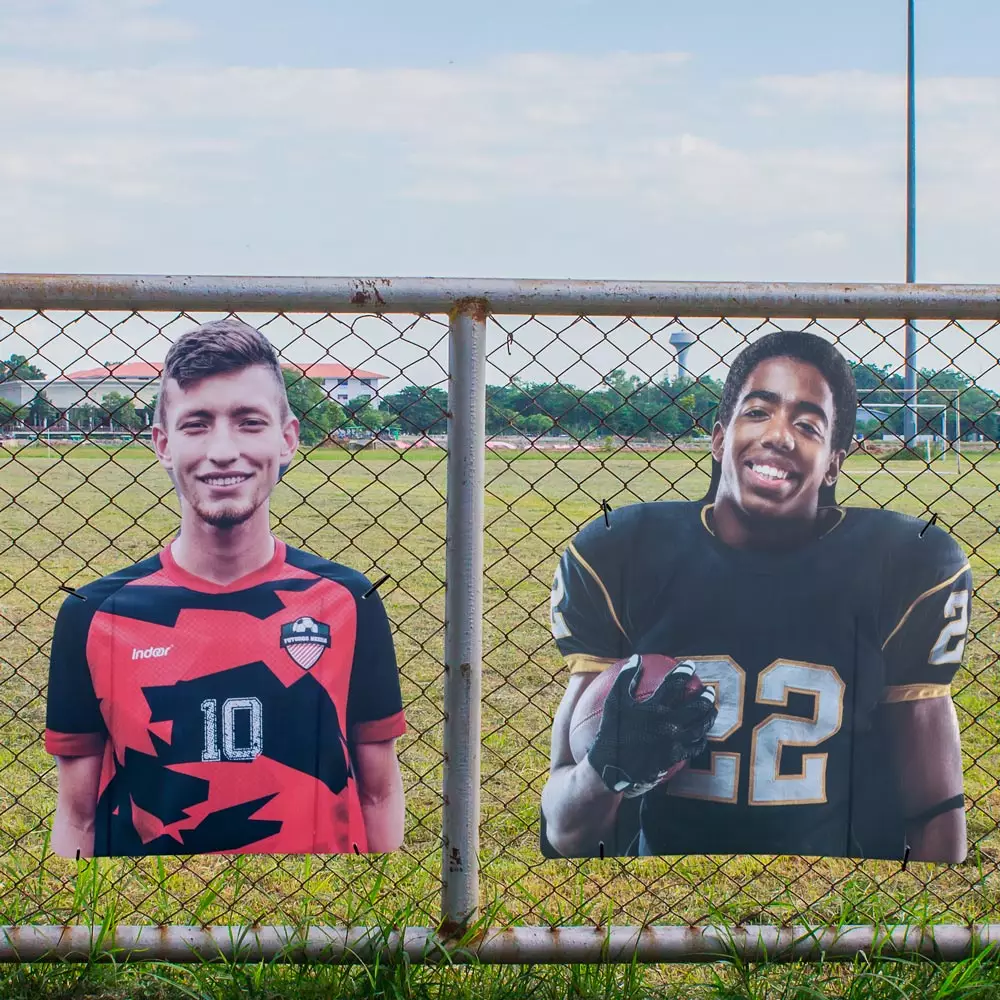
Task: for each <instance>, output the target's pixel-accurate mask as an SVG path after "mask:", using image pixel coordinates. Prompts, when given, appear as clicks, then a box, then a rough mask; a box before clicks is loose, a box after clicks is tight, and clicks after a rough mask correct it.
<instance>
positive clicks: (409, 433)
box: [0, 310, 1000, 925]
mask: <svg viewBox="0 0 1000 1000" xmlns="http://www.w3.org/2000/svg"><path fill="white" fill-rule="evenodd" d="M239 315H240V318H242V319H244V320H246V321H247V322H249V323H251V324H252V325H254V326H257V327H258V328H260V329H261V330H263V331H264V332H265V334H266V335H267V336H268V337H269V339H270V340H271V342H272V343H273V344H274V345H275V347H276V348H277V349H278V351H279V353H280V355H281V357H282V360H283V363H285V364H286V365H287V366H288V369H287V370H288V373H289V374H288V376H287V379H288V381H289V392H290V397H291V399H292V404H293V408H295V409H296V412H297V414H298V415H299V416H300V418H301V419H302V422H303V427H304V429H305V443H304V444H303V446H302V447H301V449H300V455H299V457H298V459H297V461H296V462H295V464H294V465H293V466H292V468H291V469H290V470H289V472H288V473H287V474H286V475H285V477H284V478H283V480H282V481H281V483H280V484H279V485H278V487H277V488H276V490H275V492H274V494H273V496H272V500H271V511H272V522H273V528H274V531H275V532H276V534H278V535H279V536H280V537H281V538H283V539H285V540H286V541H287V542H288V543H289V544H291V545H293V546H296V547H300V548H304V549H307V550H309V551H311V552H315V553H317V554H319V555H321V556H324V557H326V558H329V559H333V560H335V561H339V562H343V563H346V564H348V565H350V566H352V567H355V568H357V569H359V570H361V571H363V572H365V573H366V574H368V575H369V576H370V577H372V578H378V577H380V576H382V575H383V574H385V573H388V574H391V582H390V583H388V584H387V585H385V586H383V587H382V588H381V593H382V595H383V597H384V600H385V603H386V607H387V610H388V612H389V615H390V618H391V621H392V624H393V627H394V634H395V639H396V648H397V655H398V659H399V664H400V671H401V678H402V685H403V697H404V704H405V705H406V710H407V717H408V721H409V732H408V734H407V735H406V736H405V737H404V738H403V739H402V740H401V741H400V744H399V752H400V762H401V767H402V771H403V775H404V784H405V788H406V800H407V824H406V839H405V848H404V850H403V851H402V852H400V853H399V854H398V855H392V856H386V857H380V858H376V857H340V856H332V857H305V858H304V857H263V858H261V857H242V858H238V859H235V860H234V859H232V858H225V857H214V856H212V857H193V858H186V859H178V858H163V859H139V860H126V859H113V860H101V861H97V862H91V863H89V864H88V863H82V862H81V863H79V864H78V863H77V862H74V861H71V860H65V859H61V858H56V857H53V856H52V855H51V854H50V853H49V852H48V848H47V835H48V830H49V828H50V825H51V820H52V815H53V811H54V806H55V799H56V773H55V770H54V767H53V763H52V761H51V759H50V758H49V757H48V756H47V755H46V753H45V751H44V749H43V745H42V734H43V730H44V720H45V694H46V692H45V686H46V676H47V670H48V659H47V657H48V652H49V648H50V640H51V635H52V627H53V623H54V620H55V615H56V612H57V610H58V607H59V605H60V603H61V601H63V600H64V599H66V598H67V591H66V590H65V588H66V587H75V586H80V585H82V584H83V583H85V582H89V581H90V580H92V579H95V578H97V577H99V576H101V575H104V574H106V573H110V572H112V571H113V570H116V569H118V568H121V567H122V566H124V565H128V564H130V563H132V562H136V561H138V560H141V559H143V558H146V557H147V556H149V555H151V554H153V553H154V552H156V551H158V550H159V549H160V548H161V547H162V546H163V545H164V544H166V543H167V542H168V541H169V540H170V539H171V538H172V537H173V536H174V535H175V533H176V530H177V526H178V515H179V506H178V501H177V498H176V495H175V493H174V491H173V488H172V486H171V483H170V481H169V479H168V478H167V475H166V473H165V472H164V470H163V468H162V467H161V466H160V465H159V464H158V462H157V460H156V458H155V455H154V453H153V451H152V447H151V444H150V441H149V434H148V423H149V420H150V415H151V412H152V405H153V400H154V396H155V393H156V391H157V390H158V379H157V370H156V367H155V363H157V362H161V361H162V359H163V357H164V355H165V353H166V350H167V347H168V346H169V343H170V342H171V341H172V340H174V339H176V337H177V336H179V335H180V334H181V333H182V332H184V331H185V330H186V329H189V328H190V327H192V326H193V325H194V324H195V323H197V322H204V321H206V320H209V319H216V318H220V314H212V315H208V314H196V315H194V314H186V313H174V314H164V313H143V314H141V315H140V314H135V313H118V314H111V313H104V312H102V313H91V312H85V313H72V314H70V313H63V312H45V311H42V312H23V313H16V312H14V311H10V310H7V311H0V359H7V360H6V362H5V367H4V369H3V370H2V371H0V377H3V381H2V382H0V421H2V428H0V436H2V437H3V438H4V447H3V449H2V450H0V845H2V846H0V922H2V923H59V922H62V921H68V920H73V919H79V918H81V917H85V916H86V915H87V914H88V913H92V912H94V911H95V910H98V911H101V912H105V913H108V912H112V913H113V914H114V916H115V918H116V919H117V920H119V921H121V922H126V923H146V922H151V923H191V922H195V923H205V924H209V923H220V922H240V923H281V922H295V921H301V920H312V921H316V920H322V921H323V922H325V923H330V922H351V923H364V922H367V921H370V920H371V919H372V917H373V915H374V916H377V917H379V918H381V919H387V918H388V919H391V920H392V921H393V922H394V923H395V924H397V925H399V924H407V923H408V924H410V925H419V924H423V925H426V924H434V923H435V921H436V920H437V918H438V912H437V910H438V903H439V893H440V829H441V780H442V773H441V766H442V764H441V742H442V726H443V717H442V710H441V703H442V668H441V664H442V661H443V639H444V545H445V495H446V483H445V456H446V443H447V442H446V428H447V388H448V372H447V365H448V362H447V333H448V323H447V317H444V316H428V315H412V316H401V315H385V316H337V315H330V314H325V315H309V316H307V315H301V314H290V313H284V312H280V311H275V312H274V313H271V314H268V315H261V314H249V313H241V314H239ZM778 328H782V329H808V330H811V331H812V332H815V333H820V334H822V335H824V336H826V337H828V338H829V339H831V340H833V341H835V342H836V343H837V344H838V346H839V347H840V349H841V350H842V352H843V353H844V354H845V355H846V356H847V357H848V358H849V359H850V360H851V361H852V362H853V363H855V365H856V368H855V371H856V376H857V380H858V386H859V398H860V399H861V400H862V404H863V406H864V411H863V412H862V414H861V417H862V419H861V420H860V421H859V431H860V432H861V434H862V435H863V437H864V440H863V441H861V442H860V443H859V444H858V447H857V450H856V451H855V452H854V453H853V454H852V455H851V456H850V458H849V459H848V461H847V464H846V467H845V474H844V476H843V477H842V480H841V484H840V486H839V489H838V500H839V502H841V503H847V504H854V505H860V506H883V507H890V508H892V509H894V510H901V511H905V512H908V513H911V514H915V515H918V516H923V517H927V518H929V517H930V516H932V515H936V517H937V523H938V524H939V525H941V526H943V527H944V528H946V529H947V530H948V531H950V532H951V533H952V535H953V536H954V537H955V538H956V539H957V540H958V541H959V542H960V543H961V544H962V545H963V547H964V548H965V550H966V551H967V553H968V554H969V555H970V558H971V562H972V567H973V574H974V580H975V598H974V602H973V607H972V614H971V630H970V640H969V642H968V644H967V647H966V655H965V664H964V666H963V668H962V670H961V671H960V673H959V675H958V677H957V679H956V683H955V686H954V692H955V701H956V705H957V708H958V713H959V721H960V726H961V730H962V742H963V752H964V763H965V774H966V793H967V803H968V805H967V810H968V824H969V835H970V842H971V845H972V849H971V851H970V854H969V858H968V860H967V861H966V862H965V863H963V864H961V865H954V866H947V867H945V866H932V865H922V864H910V865H908V866H907V867H905V868H903V867H902V866H900V865H899V864H894V863H887V862H857V861H850V860H840V859H803V858H794V857H777V858H771V857H746V856H739V857H731V858H730V857H726V858H720V857H709V858H705V857H690V856H688V857H681V858H654V859H608V860H603V861H598V860H596V859H595V860H593V861H580V862H578V861H565V860H562V861H556V860H545V859H543V858H542V857H541V853H540V850H539V844H538V836H539V835H538V804H539V799H540V795H541V791H542V788H543V786H544V784H545V780H546V777H547V773H548V759H549V737H550V727H551V720H552V717H553V714H554V712H555V708H556V706H557V705H558V703H559V700H560V698H561V696H562V694H563V691H564V689H565V684H566V679H567V673H566V670H565V667H564V666H563V664H562V663H561V660H560V658H559V656H558V654H557V652H556V650H555V647H554V645H553V643H552V639H551V633H550V630H549V591H550V586H551V582H552V577H553V572H554V569H555V565H556V562H557V560H558V558H559V556H560V554H561V553H562V551H563V549H564V548H565V546H566V544H567V543H568V542H569V541H570V539H571V538H572V537H573V535H574V534H575V533H576V532H577V531H578V530H579V529H580V528H581V527H582V526H583V525H584V524H586V523H587V522H588V521H590V520H592V519H593V518H594V517H596V516H599V515H600V512H601V508H602V504H604V503H605V502H606V503H607V504H610V505H611V507H613V508H614V507H619V506H622V505H624V504H627V503H634V502H638V501H650V500H663V499H695V498H699V497H701V496H703V495H704V492H705V490H706V488H707V485H708V481H709V473H710V455H709V453H708V449H707V440H706V439H707V435H708V434H709V433H710V431H711V427H712V422H713V419H714V412H715V407H716V405H717V402H718V398H719V393H720V392H721V387H722V382H723V380H724V378H725V373H726V370H727V366H728V363H729V362H731V360H732V358H733V357H734V356H735V354H736V353H738V352H739V350H740V349H742V347H744V346H745V345H746V343H748V342H749V341H751V340H753V339H755V338H756V337H758V336H760V335H761V334H763V333H766V332H768V331H769V330H772V329H778ZM919 329H920V333H921V339H922V347H921V355H920V367H921V369H922V370H923V376H922V383H921V385H922V388H921V393H920V396H919V401H920V402H921V404H922V408H921V409H918V410H917V411H916V412H917V421H918V431H919V432H920V433H921V436H922V438H923V437H924V436H926V435H936V436H937V438H938V440H921V441H920V442H918V443H917V445H916V446H915V447H914V448H913V449H910V451H909V452H908V451H907V449H906V448H904V446H903V441H902V439H901V438H900V437H899V435H900V433H901V423H902V419H903V412H902V409H901V408H900V406H899V403H900V402H901V401H902V400H903V399H904V396H903V395H902V388H903V386H902V370H903V356H902V349H903V327H902V325H901V324H900V323H890V322H870V321H865V320H864V319H860V320H857V321H852V322H845V321H830V322H824V321H822V319H821V318H820V319H813V320H808V321H802V322H796V323H790V322H783V321H782V322H779V321H774V322H771V321H764V320H743V319H740V320H729V319H725V318H719V319H712V320H683V319H681V318H674V319H670V320H664V319H660V320H641V319H635V318H622V319H614V318H600V319H598V318H592V317H587V316H579V315H578V316H566V317H539V316H508V315H493V316H492V317H491V318H490V320H489V325H488V356H487V370H488V380H487V381H488V388H487V462H486V491H487V492H486V537H485V550H486V551H485V563H484V567H485V570H484V578H483V587H484V606H485V621H484V664H483V724H482V823H481V859H480V861H481V891H482V897H483V903H484V905H485V906H486V907H488V908H492V909H494V910H495V921H494V922H500V923H520V924H538V923H547V924H576V923H581V922H596V921H600V922H601V923H602V924H604V923H609V922H611V923H615V924H631V923H648V922H659V923H667V924H697V923H701V922H705V921H708V920H712V921H718V920H719V919H720V918H722V919H723V920H724V921H725V922H774V923H793V922H803V923H816V922H825V921H829V920H846V921H848V922H868V921H872V920H876V921H878V920H893V919H904V920H905V919H913V920H915V919H927V918H932V919H935V920H946V919H947V920H960V921H964V920H978V919H981V918H982V917H983V916H984V915H986V914H988V913H991V912H993V909H994V907H995V902H996V895H997V891H998V887H1000V881H998V870H997V857H998V855H997V846H998V838H997V833H996V827H997V819H998V815H1000V795H998V792H997V787H996V778H995V775H996V774H998V773H1000V754H998V752H997V749H996V743H997V734H998V729H1000V708H998V698H1000V677H998V676H997V652H996V650H997V648H998V643H1000V635H998V631H1000V628H998V625H997V609H998V606H1000V585H998V582H997V566H998V564H1000V543H998V541H997V530H998V528H997V525H998V523H1000V495H998V491H1000V460H998V457H997V452H996V442H997V440H998V438H1000V434H998V430H1000V409H998V400H1000V393H998V391H997V390H998V389H1000V360H998V357H1000V330H998V325H997V324H995V323H989V322H966V323H963V322H960V321H948V322H945V321H941V322H935V323H923V324H920V325H919ZM679 349H683V350H684V352H685V353H684V354H683V355H682V356H681V357H678V353H677V352H678V350H679ZM680 361H683V368H681V367H680V365H679V363H680ZM334 363H339V364H340V365H344V366H346V367H347V369H350V370H351V371H353V373H354V374H353V375H352V374H350V372H347V373H345V372H341V371H339V370H337V369H336V368H334V367H332V366H333V365H334ZM150 364H153V367H152V368H149V367H147V366H148V365H150ZM314 365H317V366H320V365H326V366H330V367H326V368H323V367H312V366H314ZM116 366H124V367H116ZM307 377H308V378H310V379H312V381H306V379H307ZM362 378H367V379H369V383H370V384H368V385H365V384H364V383H363V382H361V381H360V379H362ZM353 393H357V395H353V396H352V394H353ZM368 393H370V394H371V399H370V400H369V401H368V402H367V404H363V402H362V401H361V400H360V399H359V396H361V395H367V394H368ZM331 403H336V404H337V405H336V406H333V405H331ZM880 407H881V409H880ZM942 413H943V414H944V415H945V418H946V419H947V420H948V421H949V422H948V423H947V428H950V430H947V434H946V435H942V431H941V428H942V426H943V424H942ZM949 414H951V416H948V415H949ZM958 432H960V434H959V433H958ZM957 436H961V438H962V439H963V440H962V441H961V444H960V450H959V447H958V446H957V444H956V440H955V438H956V437H957Z"/></svg>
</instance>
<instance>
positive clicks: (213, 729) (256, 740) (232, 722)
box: [201, 697, 264, 763]
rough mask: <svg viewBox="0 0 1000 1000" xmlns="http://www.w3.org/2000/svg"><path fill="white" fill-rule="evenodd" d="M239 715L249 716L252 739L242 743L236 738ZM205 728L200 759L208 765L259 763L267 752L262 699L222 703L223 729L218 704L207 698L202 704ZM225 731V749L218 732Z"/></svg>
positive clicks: (213, 699)
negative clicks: (252, 761) (213, 762)
mask: <svg viewBox="0 0 1000 1000" xmlns="http://www.w3.org/2000/svg"><path fill="white" fill-rule="evenodd" d="M237 713H249V719H248V720H247V721H248V722H249V728H250V739H249V743H247V744H242V745H241V744H240V743H239V742H237V738H236V718H237ZM201 714H202V721H203V722H204V727H205V743H204V746H203V747H202V751H201V759H202V760H203V761H205V762H206V763H208V762H210V761H218V760H231V761H247V760H256V758H257V757H259V756H260V754H261V752H262V751H263V749H264V711H263V707H262V706H261V703H260V699H259V698H253V697H250V698H227V699H226V700H225V701H224V702H223V703H222V712H221V716H222V718H221V723H222V724H221V726H220V724H219V723H220V719H219V715H220V713H219V712H218V702H217V701H216V699H215V698H206V699H205V700H204V701H203V702H202V703H201ZM220 728H221V729H222V746H221V747H220V746H219V729H220Z"/></svg>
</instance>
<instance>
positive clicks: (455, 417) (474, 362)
mask: <svg viewBox="0 0 1000 1000" xmlns="http://www.w3.org/2000/svg"><path fill="white" fill-rule="evenodd" d="M448 357H449V365H448V371H449V378H448V411H449V416H448V464H447V469H448V481H447V516H446V520H447V528H446V533H447V542H446V546H445V625H444V671H445V672H444V739H443V750H444V806H443V812H442V854H441V917H442V928H443V929H444V930H446V931H447V930H455V929H458V928H461V927H463V926H465V925H466V924H468V923H470V922H471V921H474V920H475V919H476V917H477V915H478V909H479V760H480V740H481V734H480V729H481V726H480V720H481V709H480V696H481V692H482V657H483V527H484V516H483V510H484V500H483V484H484V479H485V462H486V382H485V370H486V302H485V300H482V299H465V300H461V301H459V302H457V303H456V304H455V306H454V308H453V309H452V311H451V315H450V317H449V332H448Z"/></svg>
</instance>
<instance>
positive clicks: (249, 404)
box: [153, 365, 299, 530]
mask: <svg viewBox="0 0 1000 1000" xmlns="http://www.w3.org/2000/svg"><path fill="white" fill-rule="evenodd" d="M164 390H165V391H166V393H167V398H168V399H169V402H168V403H167V405H166V407H165V415H164V425H163V426H154V427H153V445H154V447H155V448H156V454H157V457H158V458H159V459H160V461H161V462H162V463H163V465H164V467H165V468H166V469H167V470H168V471H169V472H170V473H171V476H172V478H173V480H174V485H175V486H176V487H177V492H178V494H179V495H180V497H181V500H182V516H183V515H187V514H188V513H189V512H190V515H193V516H195V517H197V518H198V519H199V520H201V521H203V522H204V523H206V524H208V525H211V526H213V527H215V528H218V529H228V528H233V527H235V526H236V525H239V524H243V523H244V522H246V521H248V520H249V519H250V518H251V517H252V516H253V515H254V514H255V513H256V512H257V511H258V510H260V509H261V508H262V507H263V506H264V505H265V504H266V502H267V499H268V497H269V496H270V494H271V490H272V489H273V488H274V485H275V483H276V482H277V481H278V470H279V468H280V467H281V466H282V465H287V464H288V463H289V462H290V461H291V459H292V456H293V454H294V452H295V449H296V447H297V445H298V428H299V422H298V420H296V419H295V417H294V416H292V415H291V414H289V415H288V416H287V418H285V419H284V420H283V419H282V406H281V400H280V397H279V389H278V386H277V385H276V383H275V379H274V376H273V374H272V373H271V372H270V371H268V369H267V368H265V367H264V366H262V365H251V366H250V367H247V368H243V369H240V370H239V371H235V372H229V373H226V374H222V375H212V376H209V377H207V378H203V379H201V380H200V381H199V382H197V383H195V384H194V385H191V386H189V387H188V388H187V389H182V388H181V387H180V385H179V384H178V383H177V381H176V380H174V379H168V380H167V382H166V384H165V385H164ZM185 508H186V509H185ZM265 530H268V529H267V526H266V518H265Z"/></svg>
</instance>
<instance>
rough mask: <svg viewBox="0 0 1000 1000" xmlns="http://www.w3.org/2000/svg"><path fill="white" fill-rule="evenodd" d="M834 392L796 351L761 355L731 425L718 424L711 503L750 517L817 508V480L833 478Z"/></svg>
mask: <svg viewBox="0 0 1000 1000" xmlns="http://www.w3.org/2000/svg"><path fill="white" fill-rule="evenodd" d="M835 412H836V411H835V407H834V400H833V393H832V392H831V390H830V386H829V385H828V384H827V381H826V379H825V378H824V377H823V375H822V374H821V373H820V372H819V370H818V369H817V368H815V367H813V366H812V365H810V364H807V363H805V362H803V361H799V360H797V359H795V358H788V357H777V358H769V359H767V360H766V361H762V362H761V363H760V364H759V365H757V367H756V368H754V370H753V371H752V372H751V373H750V375H749V377H748V378H747V380H746V382H745V384H744V385H743V388H742V390H741V392H740V398H739V401H738V402H737V404H736V407H735V408H734V410H733V415H732V418H731V419H730V421H729V426H728V427H725V428H723V427H722V426H721V424H716V425H715V427H714V429H713V431H712V454H713V456H714V458H715V459H716V461H718V462H719V463H720V465H721V467H722V472H721V477H720V480H719V488H718V492H717V495H716V504H717V505H718V504H724V505H725V504H728V505H732V506H733V507H734V508H735V509H736V510H738V511H740V512H741V513H742V514H743V515H744V517H746V518H750V519H773V518H794V519H800V520H801V519H810V518H814V517H815V516H816V510H817V507H818V504H819V491H820V487H821V486H823V485H824V484H826V485H832V484H833V483H835V482H836V480H837V476H838V475H839V472H840V465H841V463H842V462H843V460H844V456H845V452H844V451H843V450H834V449H833V445H832V439H833V432H834V418H835Z"/></svg>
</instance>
